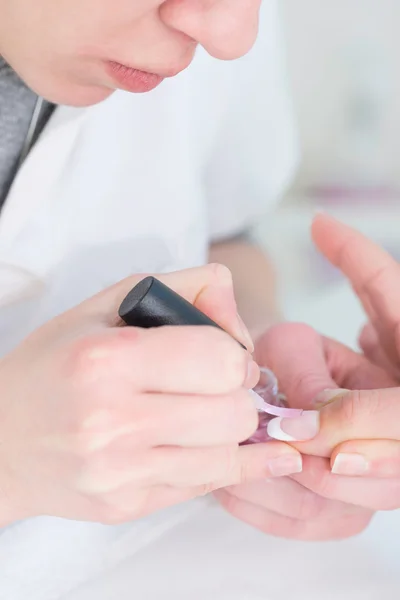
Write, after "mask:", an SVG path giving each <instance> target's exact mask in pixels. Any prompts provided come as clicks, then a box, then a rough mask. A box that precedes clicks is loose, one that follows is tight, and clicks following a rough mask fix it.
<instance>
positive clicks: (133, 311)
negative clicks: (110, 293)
mask: <svg viewBox="0 0 400 600" xmlns="http://www.w3.org/2000/svg"><path fill="white" fill-rule="evenodd" d="M118 314H119V317H120V318H121V320H122V321H123V322H124V323H125V324H126V325H128V326H130V327H142V328H145V329H149V328H152V327H163V326H165V325H169V326H171V325H174V326H175V325H176V326H194V325H199V326H209V327H216V328H217V329H220V330H222V331H224V330H223V329H222V327H220V326H219V325H218V324H217V323H215V321H213V320H212V319H210V318H209V317H208V316H207V315H205V314H204V313H203V312H202V311H200V310H199V309H198V308H196V307H195V306H194V305H193V304H191V303H190V302H188V301H187V300H186V299H185V298H183V297H182V296H180V295H179V294H178V293H177V292H175V291H174V290H172V289H171V288H169V287H168V286H166V285H165V284H164V283H162V282H161V281H159V280H158V279H156V278H155V277H145V278H144V279H142V280H141V281H140V282H139V283H138V284H137V285H136V286H135V287H134V288H133V289H132V290H131V291H130V292H129V293H128V295H127V296H126V297H125V299H124V300H123V302H122V304H121V306H120V308H119V311H118ZM236 341H237V340H236ZM238 344H240V345H241V346H242V348H243V349H244V350H247V349H246V347H245V346H244V345H243V344H241V343H240V342H239V341H238ZM260 371H261V377H260V381H259V383H258V385H257V386H256V388H255V389H254V390H250V392H251V393H252V394H253V396H254V402H255V405H256V407H257V410H258V411H259V415H260V417H259V422H260V423H259V428H258V430H257V432H256V433H255V434H254V436H253V437H252V438H251V439H250V440H249V442H264V441H267V440H268V439H270V438H269V437H268V435H267V431H266V426H267V424H268V422H269V421H270V420H271V418H273V417H286V418H291V417H298V416H299V415H301V414H302V412H303V411H302V410H301V409H291V408H287V406H286V405H285V399H284V396H283V395H282V394H280V393H279V390H278V382H277V379H276V377H275V375H274V374H273V373H272V372H271V371H270V370H269V369H265V368H261V369H260Z"/></svg>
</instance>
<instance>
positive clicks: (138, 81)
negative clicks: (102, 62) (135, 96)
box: [106, 61, 164, 93]
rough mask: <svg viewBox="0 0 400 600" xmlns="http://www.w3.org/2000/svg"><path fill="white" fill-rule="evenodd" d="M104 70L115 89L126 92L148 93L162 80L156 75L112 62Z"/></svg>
mask: <svg viewBox="0 0 400 600" xmlns="http://www.w3.org/2000/svg"><path fill="white" fill-rule="evenodd" d="M106 69H107V72H108V74H109V75H110V77H111V79H113V81H114V82H115V84H116V85H117V87H118V88H120V89H122V90H126V91H127V92H133V93H143V92H150V91H151V90H153V89H154V88H156V87H157V86H158V85H160V83H161V82H162V81H163V79H164V77H162V76H161V75H157V74H156V73H147V72H146V71H140V70H139V69H133V68H131V67H127V66H125V65H121V64H120V63H117V62H112V61H110V62H108V63H107V66H106Z"/></svg>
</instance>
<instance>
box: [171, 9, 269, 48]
mask: <svg viewBox="0 0 400 600" xmlns="http://www.w3.org/2000/svg"><path fill="white" fill-rule="evenodd" d="M261 1H262V0H165V2H164V3H163V4H162V5H161V6H160V17H161V19H162V20H163V21H164V23H165V24H166V25H167V26H168V27H170V28H172V29H175V30H177V31H181V32H182V33H184V34H186V35H188V36H189V37H191V38H192V39H194V40H195V41H196V42H198V43H199V44H200V45H201V46H203V47H204V48H205V50H207V52H209V54H211V55H212V56H214V57H215V58H219V59H222V60H231V59H234V58H239V57H240V56H243V55H244V54H246V53H247V52H248V51H249V50H250V48H251V47H252V45H253V44H254V42H255V39H256V37H257V31H258V19H259V11H260V6H261Z"/></svg>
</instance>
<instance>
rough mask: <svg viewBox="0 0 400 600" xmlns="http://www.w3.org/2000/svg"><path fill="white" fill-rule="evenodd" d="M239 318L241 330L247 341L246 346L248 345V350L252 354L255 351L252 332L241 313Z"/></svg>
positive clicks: (244, 339) (245, 341)
mask: <svg viewBox="0 0 400 600" xmlns="http://www.w3.org/2000/svg"><path fill="white" fill-rule="evenodd" d="M237 320H238V323H239V327H240V331H241V332H242V336H243V341H244V343H245V346H246V348H247V350H248V351H249V352H250V353H251V354H252V353H253V352H254V343H253V340H252V338H251V335H250V332H249V330H248V329H247V327H246V325H245V324H244V322H243V319H242V317H241V316H240V315H239V313H237Z"/></svg>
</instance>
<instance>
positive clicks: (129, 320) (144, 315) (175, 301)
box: [118, 277, 246, 350]
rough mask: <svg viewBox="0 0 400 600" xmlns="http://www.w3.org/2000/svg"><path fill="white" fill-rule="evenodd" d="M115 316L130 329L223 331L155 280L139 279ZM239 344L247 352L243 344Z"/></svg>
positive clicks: (151, 278) (148, 278)
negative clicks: (198, 327) (172, 327)
mask: <svg viewBox="0 0 400 600" xmlns="http://www.w3.org/2000/svg"><path fill="white" fill-rule="evenodd" d="M118 314H119V316H120V317H121V319H122V320H123V321H124V323H126V324H127V325H130V326H131V327H143V328H146V329H148V328H151V327H162V326H163V325H207V326H211V327H217V328H218V329H221V330H222V327H220V326H219V325H217V323H215V322H214V321H213V320H212V319H210V318H209V317H207V315H205V314H204V313H203V312H201V311H200V310H199V309H198V308H196V307H195V306H193V304H190V302H188V301H187V300H185V298H182V296H180V295H179V294H177V293H176V292H174V291H173V290H171V289H170V288H169V287H168V286H166V285H165V284H164V283H162V282H161V281H159V280H158V279H156V278H155V277H146V278H145V279H142V281H140V282H139V283H138V284H137V285H136V286H135V287H134V288H133V289H132V290H131V291H130V292H129V294H128V295H127V296H126V298H125V300H124V301H123V302H122V304H121V306H120V308H119V311H118ZM238 343H240V342H238ZM240 345H241V346H242V348H244V349H245V350H246V348H245V346H243V344H240Z"/></svg>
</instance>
